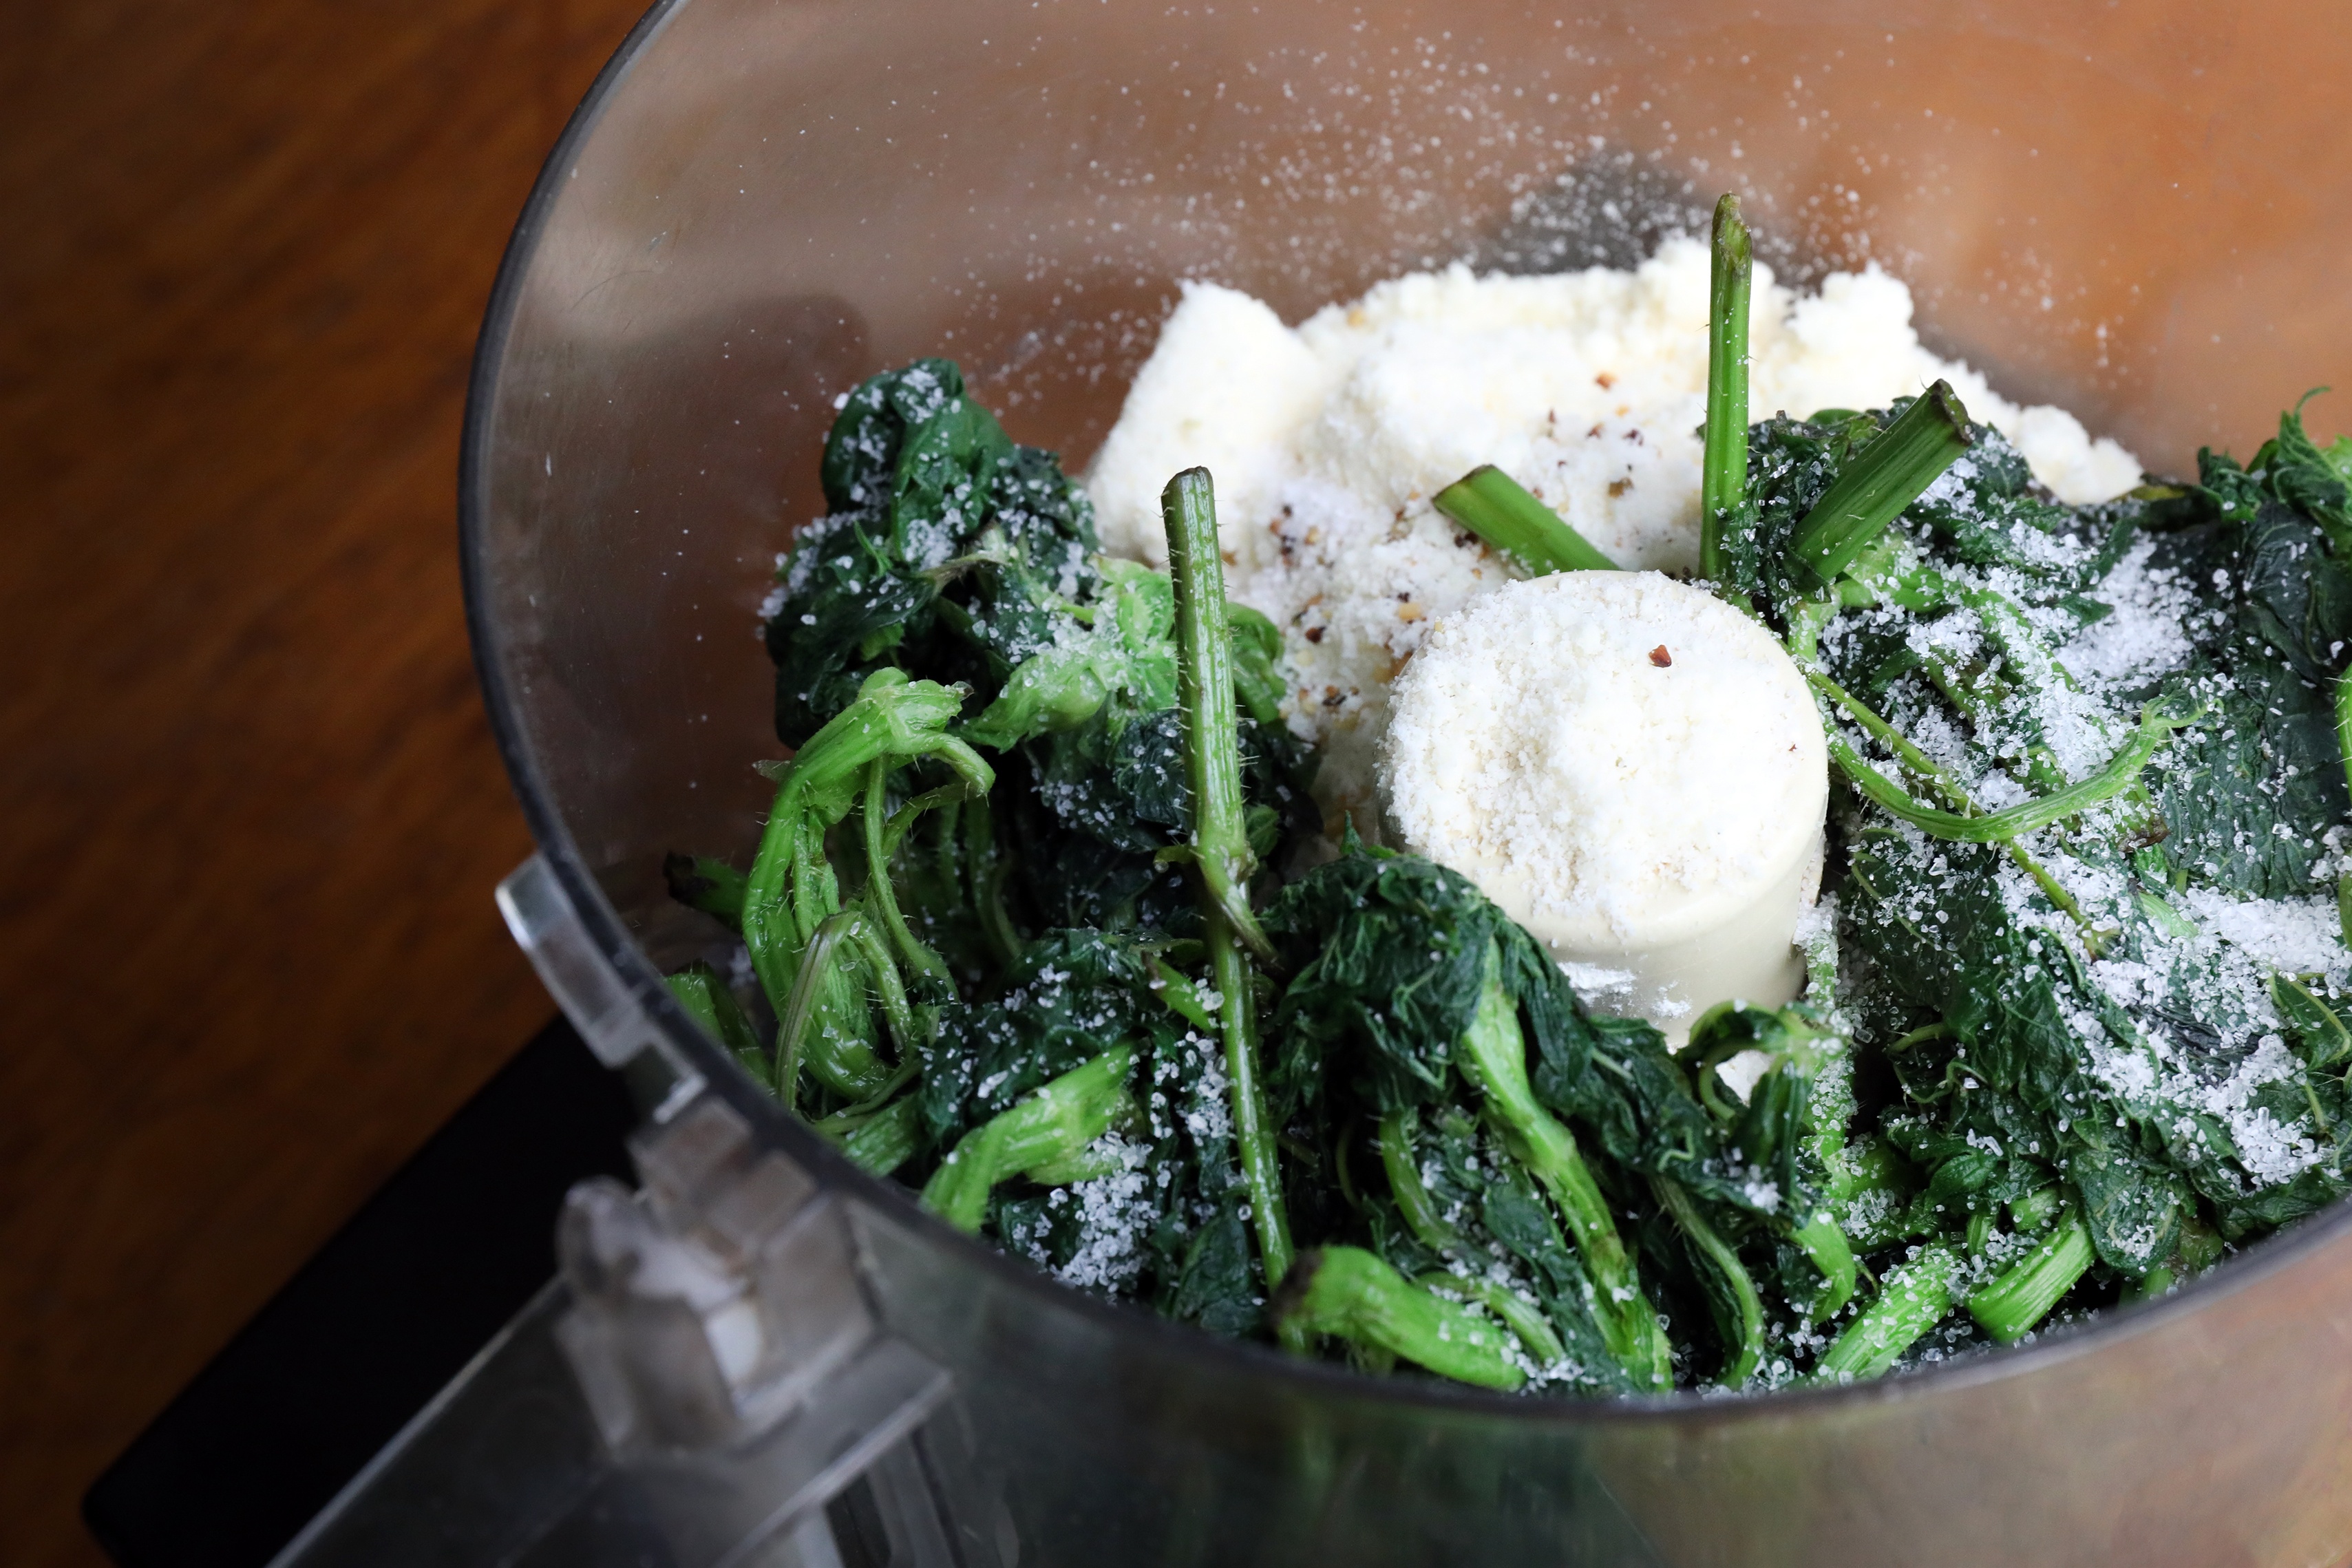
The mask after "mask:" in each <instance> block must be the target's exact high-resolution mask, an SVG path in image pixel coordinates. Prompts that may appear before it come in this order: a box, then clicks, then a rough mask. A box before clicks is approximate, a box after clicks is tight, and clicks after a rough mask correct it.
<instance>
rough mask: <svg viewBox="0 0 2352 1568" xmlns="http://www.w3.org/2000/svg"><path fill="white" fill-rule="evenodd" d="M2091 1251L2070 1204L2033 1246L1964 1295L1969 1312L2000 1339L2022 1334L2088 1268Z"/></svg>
mask: <svg viewBox="0 0 2352 1568" xmlns="http://www.w3.org/2000/svg"><path fill="white" fill-rule="evenodd" d="M2095 1256H2096V1254H2095V1251H2094V1250H2093V1248H2092V1246H2091V1227H2090V1226H2088V1225H2086V1224H2084V1221H2083V1216H2082V1215H2081V1214H2079V1213H2076V1212H2074V1211H2073V1210H2069V1211H2068V1212H2067V1215H2066V1217H2065V1218H2063V1219H2062V1220H2060V1221H2059V1222H2058V1228H2057V1229H2055V1230H2053V1231H2052V1232H2051V1233H2050V1234H2049V1235H2048V1236H2046V1237H2042V1240H2041V1242H2040V1243H2039V1244H2037V1245H2036V1246H2035V1247H2034V1248H2033V1250H2032V1251H2031V1252H2029V1253H2027V1254H2026V1255H2025V1256H2024V1257H2023V1258H2020V1259H2018V1260H2017V1261H2016V1262H2015V1263H2012V1264H2011V1265H2010V1266H2009V1267H2008V1268H2005V1269H2003V1270H2002V1271H2001V1273H2000V1277H1999V1278H1998V1279H1994V1280H1993V1282H1992V1283H1991V1284H1990V1285H1987V1286H1985V1287H1984V1288H1983V1289H1980V1290H1979V1291H1977V1292H1976V1293H1975V1294H1974V1295H1972V1296H1970V1297H1969V1316H1970V1317H1971V1318H1974V1319H1975V1320H1976V1321H1977V1326H1978V1327H1979V1328H1981V1329H1982V1330H1984V1331H1985V1332H1986V1333H1989V1334H1990V1335H1991V1336H1992V1337H1993V1338H1994V1339H1997V1340H1999V1341H2000V1342H2001V1343H2003V1344H2008V1343H2010V1342H2011V1341H2013V1340H2017V1339H2021V1338H2022V1337H2023V1336H2024V1334H2025V1332H2026V1331H2027V1330H2029V1329H2031V1328H2032V1327H2033V1325H2034V1324H2036V1323H2038V1322H2040V1321H2042V1319H2043V1318H2045V1317H2047V1316H2049V1315H2050V1309H2051V1308H2053V1307H2054V1306H2056V1305H2057V1304H2058V1298H2060V1297H2061V1296H2063V1295H2064V1294H2065V1293H2066V1292H2067V1291H2069V1290H2071V1289H2074V1281H2075V1280H2077V1279H2081V1278H2082V1277H2083V1276H2084V1274H2085V1273H2086V1272H2088V1271H2089V1269H2090V1267H2091V1263H2092V1260H2093V1258H2095Z"/></svg>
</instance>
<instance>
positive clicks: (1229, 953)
mask: <svg viewBox="0 0 2352 1568" xmlns="http://www.w3.org/2000/svg"><path fill="white" fill-rule="evenodd" d="M1160 520H1161V521H1162V522H1163V523H1164V524H1165V525H1166V527H1167V530H1168V573H1169V576H1170V578H1171V581H1172V582H1173V583H1174V584H1175V588H1176V689H1177V704H1178V708H1179V710H1180V711H1181V714H1182V717H1183V728H1184V767H1185V772H1186V774H1187V776H1188V778H1189V780H1190V782H1191V784H1192V864H1193V868H1194V870H1195V871H1196V872H1197V873H1198V874H1199V876H1200V879H1201V894H1202V897H1201V913H1202V925H1203V926H1204V927H1205V928H1206V937H1207V941H1206V945H1207V947H1208V952H1209V980H1210V984H1213V985H1214V986H1215V987H1216V988H1217V1009H1216V1011H1217V1020H1218V1026H1219V1031H1220V1033H1221V1034H1222V1035H1223V1039H1224V1047H1225V1079H1226V1082H1227V1084H1228V1086H1229V1092H1230V1094H1231V1095H1232V1104H1233V1119H1234V1148H1235V1151H1236V1152H1238V1153H1239V1155H1240V1157H1241V1166H1242V1180H1243V1182H1244V1184H1246V1185H1247V1186H1248V1188H1249V1196H1250V1217H1251V1219H1252V1220H1253V1221H1254V1222H1255V1225H1256V1227H1257V1237H1258V1253H1259V1258H1260V1260H1261V1261H1262V1262H1263V1263H1264V1264H1265V1283H1266V1289H1269V1290H1272V1289H1276V1287H1277V1286H1279V1285H1280V1284H1281V1283H1282V1281H1283V1278H1284V1276H1286V1274H1288V1272H1289V1271H1290V1263H1291V1251H1290V1221H1289V1216H1288V1215H1287V1213H1286V1210H1285V1207H1284V1203H1283V1195H1282V1169H1281V1165H1280V1163H1279V1160H1278V1157H1277V1155H1276V1146H1275V1133H1276V1129H1275V1127H1274V1126H1273V1125H1272V1123H1271V1121H1269V1119H1268V1118H1267V1115H1266V1110H1265V1092H1264V1090H1263V1089H1260V1088H1259V1086H1258V1080H1257V1040H1256V1034H1257V1009H1256V1006H1255V998H1254V995H1253V987H1252V985H1251V983H1250V970H1249V963H1248V960H1247V958H1246V957H1244V954H1243V952H1242V948H1243V947H1244V946H1246V947H1247V948H1248V949H1249V950H1250V952H1253V953H1255V954H1257V955H1258V957H1259V959H1260V961H1261V962H1263V963H1272V962H1273V961H1274V946H1273V944H1272V943H1271V942H1268V941H1267V940H1266V937H1265V931H1263V930H1262V929H1260V927H1259V925H1258V923H1257V916H1256V915H1255V913H1254V912H1252V910H1251V909H1250V906H1249V879H1250V873H1251V872H1252V871H1254V870H1255V869H1256V857H1255V855H1253V854H1252V853H1251V850H1250V846H1249V831H1248V826H1247V821H1246V818H1245V816H1244V811H1243V808H1242V773H1241V736H1240V731H1239V730H1238V728H1237V726H1236V723H1235V721H1234V672H1233V647H1232V645H1231V644H1230V642H1229V641H1228V640H1227V632H1226V627H1225V569H1224V562H1223V558H1222V557H1221V556H1220V555H1219V553H1218V544H1217V502H1216V496H1215V493H1214V491H1213V489H1212V488H1211V483H1210V479H1209V470H1208V469H1206V468H1187V469H1185V470H1184V471H1183V472H1182V473H1181V474H1178V475H1177V476H1176V477H1175V478H1174V479H1171V480H1169V481H1168V488H1167V489H1164V490H1162V491H1161V492H1160Z"/></svg>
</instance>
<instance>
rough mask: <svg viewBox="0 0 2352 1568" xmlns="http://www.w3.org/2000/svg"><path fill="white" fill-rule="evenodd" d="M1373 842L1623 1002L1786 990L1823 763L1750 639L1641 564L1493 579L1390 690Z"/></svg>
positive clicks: (1790, 690) (1794, 687) (1824, 785)
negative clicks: (1437, 875)
mask: <svg viewBox="0 0 2352 1568" xmlns="http://www.w3.org/2000/svg"><path fill="white" fill-rule="evenodd" d="M1381 799H1382V804H1383V806H1384V808H1385V811H1386V815H1387V826H1388V827H1389V828H1390V829H1391V837H1394V838H1396V839H1397V840H1399V841H1401V842H1402V844H1403V845H1404V846H1405V847H1409V848H1411V849H1412V850H1413V851H1415V852H1417V853H1419V854H1423V855H1426V856H1427V857H1429V858H1431V859H1433V860H1436V861H1438V862H1440V863H1441V864H1443V865H1446V866H1450V867H1452V868H1454V869H1455V870H1457V871H1460V872H1462V873H1463V874H1464V875H1465V876H1466V877H1469V878H1470V879H1472V880H1473V881H1475V882H1476V883H1477V884H1478V885H1479V887H1480V889H1482V890H1484V891H1485V892H1486V895H1487V896H1488V897H1490V898H1492V899H1494V900H1495V901H1496V903H1497V904H1499V905H1501V906H1502V908H1503V909H1504V910H1505V911H1506V912H1507V913H1508V914H1509V915H1510V916H1511V917H1512V918H1513V919H1514V920H1517V921H1518V922H1519V923H1520V924H1522V925H1524V926H1526V927H1527V928H1528V931H1530V932H1532V933H1534V934H1535V935H1536V936H1537V937H1538V938H1540V939H1542V940H1543V941H1544V942H1547V943H1548V944H1549V946H1550V947H1551V949H1552V952H1553V954H1554V956H1555V957H1556V958H1558V959H1559V960H1561V961H1562V962H1565V963H1571V964H1574V965H1578V966H1604V967H1606V968H1608V969H1613V970H1621V971H1625V972H1629V973H1630V974H1631V976H1632V983H1631V986H1630V992H1631V994H1630V997H1629V1001H1630V1003H1631V1005H1632V1007H1633V1010H1635V1011H1638V1012H1641V1013H1643V1014H1644V1015H1645V1016H1649V1017H1651V1018H1652V1019H1653V1020H1654V1021H1655V1022H1657V1023H1659V1024H1660V1025H1661V1026H1664V1027H1666V1028H1667V1030H1668V1032H1669V1034H1670V1035H1671V1034H1674V1033H1676V1032H1677V1030H1676V1029H1675V1022H1676V1021H1677V1020H1681V1021H1683V1023H1684V1025H1685V1026H1687V1020H1688V1018H1689V1016H1691V1015H1692V1014H1693V1013H1695V1011H1696V1010H1697V1009H1700V1008H1704V1007H1706V1006H1707V1005H1711V1004H1713V1003H1715V1002H1718V1001H1722V1000H1725V999H1726V998H1728V997H1733V996H1738V997H1743V998H1745V999H1747V1000H1749V1001H1754V1002H1759V1003H1763V1004H1767V1005H1771V1004H1777V1003H1780V1002H1784V1001H1787V1000H1788V999H1789V998H1790V996H1793V995H1794V994H1796V992H1797V989H1798V986H1799V984H1800V982H1801V977H1802V966H1801V963H1799V962H1798V959H1797V955H1796V950H1795V948H1794V947H1793V946H1792V939H1793V936H1794V933H1795V931H1796V925H1797V919H1798V915H1799V912H1800V910H1801V909H1802V908H1803V907H1804V906H1806V905H1808V904H1810V903H1811V901H1812V899H1813V895H1814V893H1815V891H1816V889H1818V887H1819V882H1820V875H1821V853H1822V813H1823V811H1824V809H1825V808H1826V806H1827V805H1828V799H1829V758H1828V752H1827V749H1826V747H1825V746H1824V744H1823V742H1822V727H1821V721H1820V720H1819V718H1818V717H1817V716H1816V713H1815V710H1814V706H1813V700H1812V695H1811V691H1810V690H1809V689H1807V687H1806V685H1805V679H1804V677H1803V675H1801V673H1800V672H1799V671H1798V669H1797V667H1796V666H1795V664H1794V663H1792V662H1791V661H1790V658H1789V656H1788V655H1787V654H1786V653H1785V652H1783V651H1782V650H1781V648H1780V645H1779V644H1778V643H1777V642H1775V641H1774V640H1773V639H1772V637H1771V634H1770V633H1769V632H1767V631H1766V630H1765V629H1764V628H1763V627H1761V626H1759V625H1757V624H1756V623H1755V622H1753V621H1751V620H1749V619H1748V618H1747V617H1746V616H1742V615H1740V614H1739V613H1738V611H1736V610H1734V609H1732V608H1731V607H1730V606H1729V605H1726V604H1724V603H1723V602H1722V601H1721V600H1719V599H1717V598H1716V597H1715V596H1714V595H1711V594H1709V593H1707V592H1706V590H1704V589H1700V588H1694V587H1690V586H1688V585H1686V584H1680V583H1676V582H1675V581H1673V580H1672V579H1671V578H1667V577H1664V576H1661V575H1659V574H1656V573H1654V572H1640V573H1635V572H1566V573H1560V574H1556V575H1553V576H1549V577H1542V578H1538V579H1536V580H1534V581H1532V582H1524V583H1513V584H1508V585H1507V586H1506V587H1505V588H1504V589H1503V590H1502V591H1501V592H1500V593H1497V594H1494V595H1488V596H1487V597H1486V598H1483V599H1480V600H1479V601H1477V602H1476V603H1475V605H1471V606H1470V607H1469V608H1467V609H1465V610H1464V611H1461V612H1459V613H1457V614H1455V615H1454V616H1447V617H1446V618H1444V620H1442V621H1440V622H1439V623H1438V624H1437V626H1436V627H1435V629H1434V630H1433V632H1432V633H1431V634H1430V637H1429V638H1428V640H1427V641H1426V642H1425V643H1424V644H1423V647H1422V651H1421V655H1420V657H1419V658H1416V659H1414V660H1413V662H1412V666H1411V667H1410V668H1407V669H1406V671H1405V672H1404V674H1403V675H1402V677H1401V678H1400V679H1399V680H1398V682H1397V689H1396V708H1395V716H1394V721H1393V722H1392V724H1391V727H1390V730H1389V735H1388V743H1387V746H1386V748H1385V751H1384V754H1383V758H1382V765H1381Z"/></svg>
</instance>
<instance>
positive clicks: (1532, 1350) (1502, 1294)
mask: <svg viewBox="0 0 2352 1568" xmlns="http://www.w3.org/2000/svg"><path fill="white" fill-rule="evenodd" d="M1418 1283H1419V1284H1420V1286H1421V1288H1422V1289H1424V1290H1437V1291H1445V1290H1451V1291H1453V1292H1454V1294H1455V1295H1457V1296H1460V1297H1462V1298H1463V1299H1464V1300H1470V1301H1475V1302H1477V1303H1478V1305H1480V1306H1482V1307H1484V1308H1486V1310H1488V1311H1490V1312H1492V1313H1494V1314H1495V1316H1496V1317H1497V1318H1500V1319H1502V1320H1503V1321H1504V1322H1505V1323H1506V1324H1507V1325H1509V1327H1510V1331H1511V1332H1513V1333H1515V1334H1517V1335H1518V1336H1519V1343H1520V1344H1522V1345H1524V1346H1525V1347H1527V1352H1528V1355H1529V1356H1530V1357H1532V1358H1533V1359H1534V1361H1535V1363H1536V1364H1537V1365H1538V1366H1557V1365H1559V1363H1561V1362H1563V1361H1566V1360H1567V1359H1568V1347H1567V1346H1566V1345H1563V1344H1561V1343H1560V1342H1559V1331H1557V1330H1556V1329H1554V1328H1553V1327H1552V1326H1551V1324H1550V1323H1549V1322H1548V1321H1545V1319H1544V1315H1543V1311H1542V1310H1541V1309H1540V1308H1538V1307H1537V1306H1536V1305H1535V1303H1533V1302H1532V1301H1529V1300H1527V1299H1526V1298H1525V1297H1523V1296H1521V1295H1520V1294H1519V1293H1518V1292H1517V1290H1514V1289H1511V1288H1510V1287H1509V1286H1508V1285H1505V1284H1503V1283H1502V1282H1500V1281H1499V1280H1495V1279H1465V1278H1463V1277H1462V1276H1461V1275H1458V1274H1447V1273H1444V1272H1443V1271H1439V1272H1435V1273H1430V1274H1424V1275H1423V1276H1422V1277H1421V1279H1420V1280H1419V1281H1418Z"/></svg>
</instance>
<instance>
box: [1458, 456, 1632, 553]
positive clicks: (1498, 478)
mask: <svg viewBox="0 0 2352 1568" xmlns="http://www.w3.org/2000/svg"><path fill="white" fill-rule="evenodd" d="M1433 504H1434V505H1435V506H1436V508H1437V510H1439V511H1442V512H1444V514H1445V515H1446V516H1447V517H1450V518H1452V519H1453V520H1454V521H1456V522H1458V523H1460V524H1461V525H1462V526H1463V527H1465V528H1466V529H1468V530H1469V531H1471V532H1473V533H1475V534H1476V535H1477V536H1478V537H1479V538H1481V539H1483V540H1485V541H1486V542H1487V543H1489V544H1491V545H1493V546H1494V547H1495V548H1496V550H1499V551H1501V552H1503V553H1504V554H1506V555H1507V556H1509V557H1510V558H1511V559H1512V560H1514V561H1516V562H1517V563H1519V566H1520V567H1521V569H1522V570H1524V571H1525V572H1526V573H1527V574H1528V575H1529V576H1531V577H1543V576H1548V575H1549V574H1552V573H1554V572H1614V571H1616V570H1617V563H1615V562H1614V561H1612V560H1610V559H1609V557H1608V556H1606V555H1603V554H1602V553H1601V552H1600V551H1599V550H1598V549H1597V548H1595V547H1594V545H1593V544H1592V542H1591V541H1590V540H1588V539H1586V538H1585V537H1584V536H1583V535H1582V534H1580V533H1579V532H1577V531H1576V530H1574V529H1573V528H1570V526H1569V525H1568V524H1567V522H1565V521H1562V519H1561V518H1560V515H1559V513H1558V512H1556V511H1554V510H1551V508H1549V507H1548V506H1546V505H1544V503H1543V502H1541V501H1540V500H1537V499H1536V498H1535V497H1534V496H1532V495H1530V494H1528V491H1527V490H1526V489H1524V488H1522V487H1521V486H1520V484H1519V482H1518V480H1517V479H1513V478H1511V476H1510V475H1508V474H1507V473H1505V472H1503V470H1502V469H1500V468H1496V467H1495V465H1494V464H1492V463H1488V464H1486V465H1484V466H1483V467H1480V468H1473V469H1471V470H1470V471H1469V472H1468V473H1466V474H1465V475H1463V476H1462V477H1461V478H1460V479H1456V480H1454V482H1453V483H1452V484H1450V485H1448V486H1446V487H1445V488H1444V489H1442V490H1440V491H1438V492H1437V495H1436V498H1435V500H1434V502H1433Z"/></svg>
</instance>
